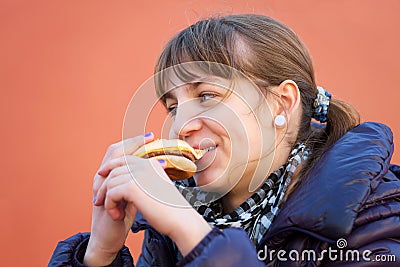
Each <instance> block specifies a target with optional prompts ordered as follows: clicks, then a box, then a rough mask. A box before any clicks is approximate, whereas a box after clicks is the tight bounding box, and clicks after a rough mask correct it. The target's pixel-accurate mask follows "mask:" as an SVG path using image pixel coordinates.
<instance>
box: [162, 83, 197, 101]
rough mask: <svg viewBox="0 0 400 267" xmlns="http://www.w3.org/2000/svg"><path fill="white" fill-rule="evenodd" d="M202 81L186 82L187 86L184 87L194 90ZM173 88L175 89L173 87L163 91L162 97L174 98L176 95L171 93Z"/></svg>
mask: <svg viewBox="0 0 400 267" xmlns="http://www.w3.org/2000/svg"><path fill="white" fill-rule="evenodd" d="M202 83H204V82H192V83H189V84H188V85H189V87H188V88H186V90H194V89H197V87H199V85H200V84H202ZM184 86H186V84H185V85H184ZM174 89H175V88H172V89H170V90H168V92H166V93H164V94H163V99H167V98H176V97H175V94H174V93H173V90H174Z"/></svg>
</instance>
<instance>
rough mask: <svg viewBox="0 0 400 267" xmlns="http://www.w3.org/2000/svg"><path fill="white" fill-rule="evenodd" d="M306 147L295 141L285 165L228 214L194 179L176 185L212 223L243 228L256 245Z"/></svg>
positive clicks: (225, 226) (221, 226) (267, 227)
mask: <svg viewBox="0 0 400 267" xmlns="http://www.w3.org/2000/svg"><path fill="white" fill-rule="evenodd" d="M309 154H310V150H309V148H307V147H306V146H305V145H304V144H297V145H296V146H295V147H294V149H293V150H292V152H291V153H290V156H289V158H288V161H287V163H286V164H285V165H283V166H281V167H280V168H279V169H278V170H276V171H275V172H273V173H271V174H270V176H269V177H268V179H267V180H266V181H265V183H264V184H263V185H262V186H261V188H260V189H258V190H257V191H256V192H255V193H254V194H253V195H252V196H251V197H249V198H248V199H247V200H246V201H245V202H243V203H242V204H241V205H240V206H239V207H237V208H236V209H235V210H234V211H232V212H231V213H229V214H223V210H222V205H221V202H220V201H218V199H219V197H218V195H217V194H216V193H210V192H204V191H201V190H200V189H199V188H198V187H196V186H195V183H194V180H193V179H189V180H188V181H187V183H183V182H181V181H179V182H176V183H175V184H176V187H177V188H178V190H179V191H180V192H181V194H182V195H183V196H184V197H185V198H186V200H187V201H188V202H189V203H190V204H191V205H192V206H193V207H194V208H195V209H196V210H197V211H198V212H199V213H200V214H201V215H202V216H203V217H204V219H205V220H206V221H207V222H208V223H209V224H210V225H211V226H213V227H218V228H220V229H224V228H227V227H241V228H243V229H244V230H245V231H246V232H247V234H248V235H249V237H250V239H251V240H252V241H253V243H254V244H256V245H258V243H259V242H260V241H261V238H262V237H263V236H264V235H265V233H266V232H267V231H268V229H269V227H270V225H271V223H272V221H273V220H274V218H275V216H276V215H277V214H278V212H279V208H280V204H281V203H282V198H283V196H284V194H285V192H286V189H287V187H288V185H289V183H290V180H291V177H292V175H293V173H294V172H295V171H296V168H297V166H298V165H300V164H301V163H302V162H303V161H304V160H306V159H307V157H308V155H309Z"/></svg>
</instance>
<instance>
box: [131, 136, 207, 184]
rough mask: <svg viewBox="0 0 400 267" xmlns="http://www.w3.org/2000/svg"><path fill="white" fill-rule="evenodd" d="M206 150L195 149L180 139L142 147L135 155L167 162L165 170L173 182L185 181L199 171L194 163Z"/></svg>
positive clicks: (165, 140) (159, 140) (166, 140)
mask: <svg viewBox="0 0 400 267" xmlns="http://www.w3.org/2000/svg"><path fill="white" fill-rule="evenodd" d="M205 153H206V151H205V150H200V149H194V148H193V147H191V146H190V145H189V144H188V143H186V142H185V141H183V140H180V139H170V140H168V139H158V140H155V141H153V142H150V143H147V144H145V145H143V146H142V147H140V148H139V149H138V150H137V151H136V152H135V153H134V154H133V155H134V156H137V157H141V158H155V159H157V160H165V161H166V163H167V167H166V168H165V169H164V170H165V172H166V173H167V175H168V176H169V178H170V179H171V180H185V179H187V178H189V177H191V176H193V174H194V173H195V172H196V171H197V166H196V164H195V163H194V162H195V161H196V160H199V159H200V158H201V157H202V156H203V155H204V154H205Z"/></svg>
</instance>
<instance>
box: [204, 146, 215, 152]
mask: <svg viewBox="0 0 400 267" xmlns="http://www.w3.org/2000/svg"><path fill="white" fill-rule="evenodd" d="M216 148H217V146H210V147H206V148H203V150H204V151H206V152H208V151H211V150H214V149H216Z"/></svg>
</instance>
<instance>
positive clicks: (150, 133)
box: [144, 132, 153, 137]
mask: <svg viewBox="0 0 400 267" xmlns="http://www.w3.org/2000/svg"><path fill="white" fill-rule="evenodd" d="M152 134H153V133H152V132H148V133H145V134H144V137H149V136H151V135H152Z"/></svg>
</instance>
